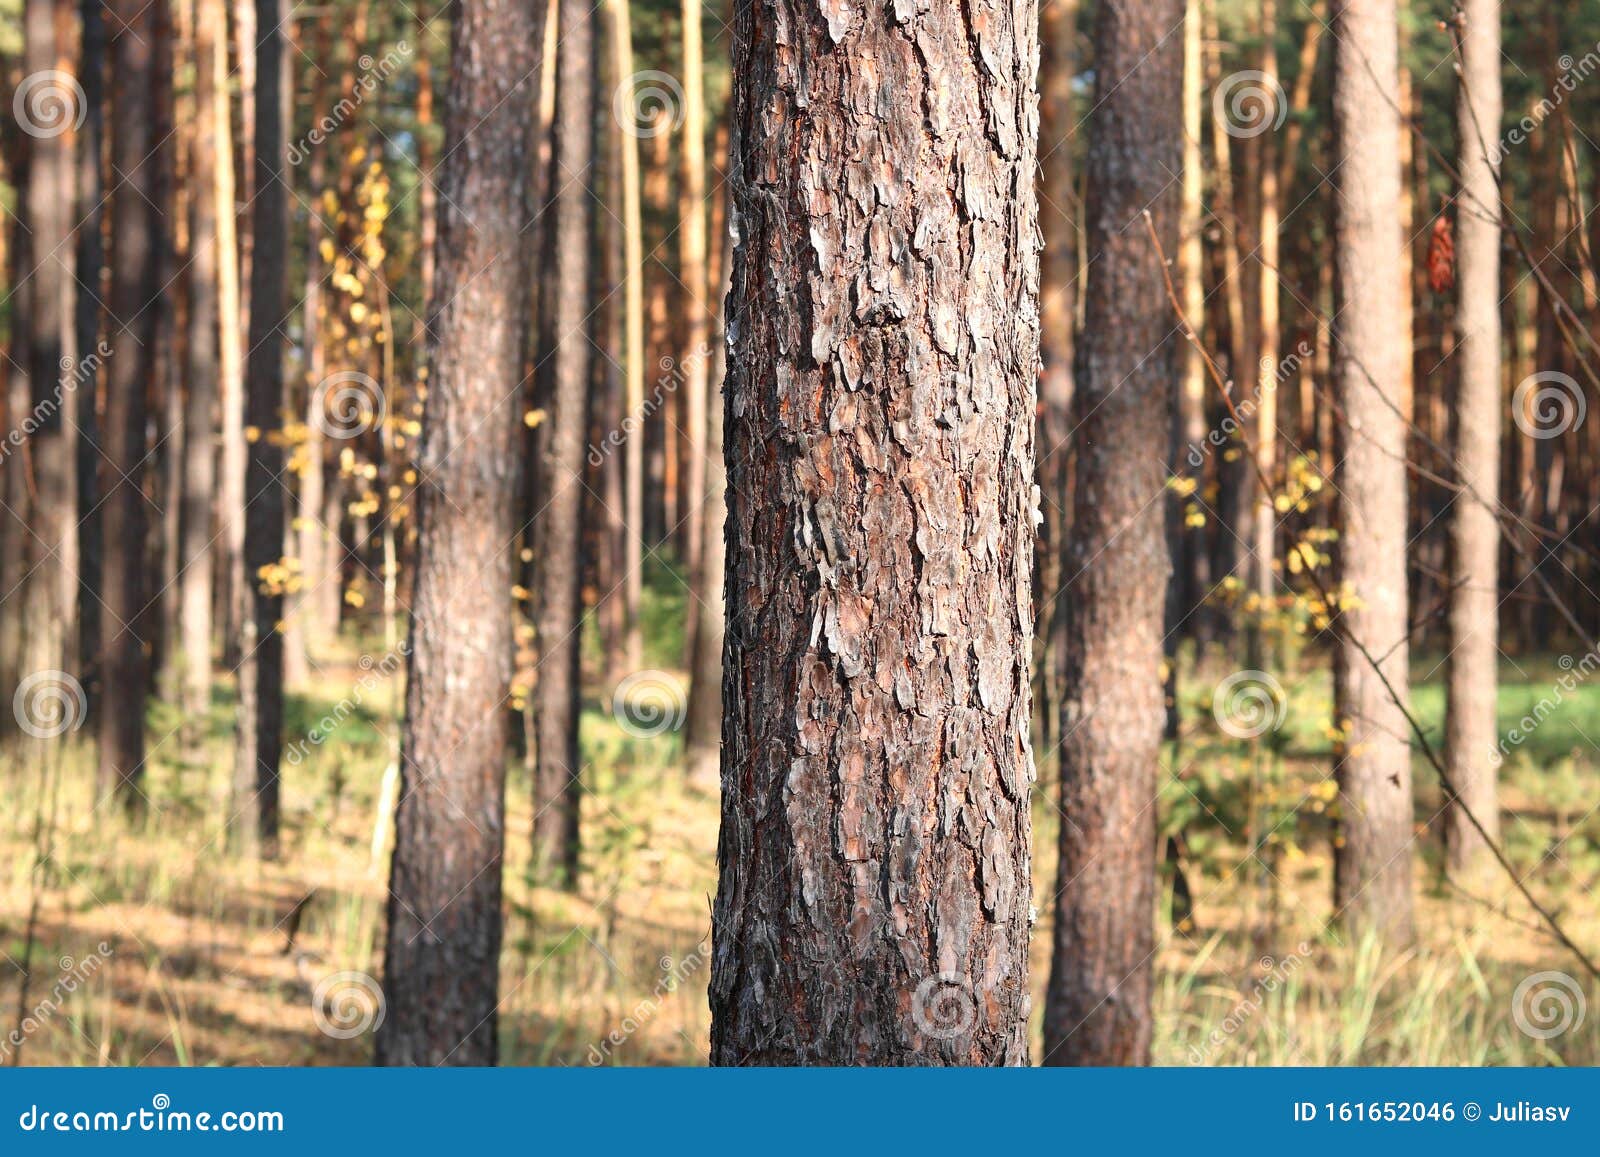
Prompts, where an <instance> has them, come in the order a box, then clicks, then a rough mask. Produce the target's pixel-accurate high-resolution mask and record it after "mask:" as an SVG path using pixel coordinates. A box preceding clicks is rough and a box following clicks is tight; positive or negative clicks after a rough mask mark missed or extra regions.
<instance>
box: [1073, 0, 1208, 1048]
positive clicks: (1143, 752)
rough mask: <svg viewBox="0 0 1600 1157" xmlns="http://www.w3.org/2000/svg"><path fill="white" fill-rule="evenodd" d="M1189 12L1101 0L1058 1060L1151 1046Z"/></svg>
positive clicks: (1145, 2)
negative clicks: (1173, 301)
mask: <svg viewBox="0 0 1600 1157" xmlns="http://www.w3.org/2000/svg"><path fill="white" fill-rule="evenodd" d="M1183 20H1184V4H1183V0H1107V2H1104V3H1102V4H1101V6H1100V10H1099V14H1098V17H1097V19H1096V24H1095V34H1094V46H1095V99H1094V103H1093V106H1092V107H1093V108H1094V110H1095V111H1094V115H1093V116H1092V117H1091V118H1090V122H1089V134H1090V136H1089V156H1088V192H1087V196H1086V206H1085V212H1086V228H1085V244H1086V245H1087V246H1088V258H1089V260H1088V268H1089V280H1088V284H1087V285H1086V286H1085V290H1084V293H1085V305H1086V312H1085V315H1084V327H1083V335H1082V337H1081V338H1080V340H1079V346H1078V392H1077V397H1076V398H1075V400H1074V403H1075V416H1076V419H1077V425H1076V431H1075V434H1074V438H1075V444H1074V453H1075V458H1076V464H1077V490H1076V495H1075V502H1074V510H1073V521H1072V525H1073V533H1072V542H1071V545H1070V547H1069V556H1068V562H1067V574H1066V583H1067V593H1066V594H1065V595H1064V596H1063V597H1064V598H1065V600H1066V603H1067V678H1066V697H1065V702H1064V705H1063V709H1062V719H1061V733H1062V736H1063V740H1062V745H1061V813H1062V822H1061V837H1060V851H1061V857H1060V880H1059V887H1058V891H1057V892H1056V912H1055V917H1056V924H1055V945H1054V953H1053V957H1052V962H1051V969H1050V983H1049V989H1048V991H1047V993H1046V1003H1045V1023H1044V1029H1045V1031H1044V1046H1045V1056H1044V1060H1045V1063H1046V1064H1095V1065H1128V1064H1143V1063H1145V1062H1147V1061H1148V1060H1149V1056H1150V1032H1151V1020H1150V983H1151V969H1150V957H1151V955H1152V952H1153V950H1154V947H1155V928H1154V914H1155V876H1156V864H1155V855H1156V822H1155V805H1154V804H1155V795H1156V768H1157V759H1158V756H1159V751H1160V745H1161V737H1162V733H1163V728H1164V724H1165V719H1166V707H1165V694H1164V689H1163V683H1162V676H1161V659H1162V636H1163V633H1164V631H1163V621H1164V617H1165V616H1164V611H1165V603H1166V599H1165V590H1166V582H1167V578H1168V574H1169V572H1170V570H1171V564H1170V561H1169V558H1168V550H1167V538H1166V526H1165V519H1164V510H1165V505H1166V504H1165V501H1164V495H1165V489H1166V468H1165V459H1166V455H1165V453H1164V452H1163V447H1164V442H1165V439H1166V438H1167V437H1168V434H1169V431H1170V430H1171V423H1172V411H1173V402H1174V398H1175V396H1176V386H1177V358H1176V346H1175V338H1176V329H1175V325H1174V321H1173V316H1172V311H1171V309H1170V308H1169V307H1168V305H1167V301H1166V292H1165V288H1164V284H1163V271H1162V266H1161V260H1160V258H1159V257H1158V256H1157V255H1156V253H1155V251H1154V248H1153V246H1152V245H1151V243H1150V236H1149V231H1148V227H1147V225H1146V222H1145V219H1144V216H1143V215H1144V214H1145V213H1147V212H1148V214H1149V219H1150V221H1151V223H1152V224H1153V225H1154V226H1155V230H1156V233H1157V235H1158V236H1159V237H1160V239H1161V244H1162V247H1163V248H1164V249H1165V251H1166V252H1167V253H1168V254H1172V253H1175V252H1177V239H1178V228H1177V227H1178V209H1179V201H1180V194H1181V189H1180V187H1179V183H1178V182H1176V181H1174V180H1173V176H1174V174H1177V173H1180V172H1181V171H1182V164H1183V29H1182V25H1183Z"/></svg>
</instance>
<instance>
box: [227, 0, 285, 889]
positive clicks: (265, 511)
mask: <svg viewBox="0 0 1600 1157" xmlns="http://www.w3.org/2000/svg"><path fill="white" fill-rule="evenodd" d="M255 14H256V23H257V27H259V28H260V29H261V30H262V36H261V39H260V40H259V41H258V42H257V44H256V50H255V51H256V68H257V73H256V77H257V80H256V84H257V87H256V94H255V133H254V136H255V150H254V151H255V164H254V170H255V188H256V198H255V205H254V208H253V210H252V212H251V215H250V229H251V232H252V233H253V235H254V241H253V243H252V246H251V248H252V250H253V252H254V257H253V259H252V261H251V266H250V330H249V341H250V346H249V357H248V360H247V363H246V368H245V378H246V381H245V398H246V403H245V422H246V424H247V426H248V427H249V428H251V429H252V430H254V431H256V434H255V437H254V438H252V439H251V441H250V449H249V456H248V460H247V465H246V469H245V542H244V556H245V557H244V564H245V576H246V594H247V595H248V599H247V604H248V609H249V613H248V614H246V616H245V618H244V620H243V623H242V630H241V632H240V639H239V650H240V657H241V661H240V664H239V729H238V743H237V746H236V748H235V752H234V771H233V800H232V805H231V807H230V810H229V816H230V819H229V842H230V846H232V847H234V848H236V849H237V850H238V851H240V852H241V853H243V854H245V855H259V856H260V857H261V858H263V859H274V858H276V857H277V854H278V795H279V791H278V766H279V763H280V761H281V758H282V754H283V632H282V630H281V628H280V626H279V624H280V622H281V621H282V619H283V585H282V582H281V580H276V579H273V578H271V577H269V576H268V575H267V574H266V573H264V572H266V571H267V570H268V569H270V568H272V567H273V565H274V564H276V563H277V562H278V560H279V559H280V558H281V557H282V554H283V522H284V511H285V509H287V506H288V500H289V494H288V487H289V485H290V481H289V479H287V478H285V477H284V470H283V437H282V427H283V415H284V413H285V401H286V399H285V397H284V379H283V344H284V331H285V329H286V324H285V317H286V315H287V313H288V307H289V299H288V288H289V279H288V260H287V254H288V241H289V206H288V198H289V191H288V188H287V186H286V185H285V181H286V180H287V179H288V178H287V175H286V174H284V172H283V169H284V166H285V161H286V159H287V140H286V131H285V130H286V114H287V110H288V107H289V96H290V90H289V83H288V78H289V61H288V57H287V53H286V51H285V44H286V41H287V35H286V33H285V32H284V29H283V17H282V0H256V9H255Z"/></svg>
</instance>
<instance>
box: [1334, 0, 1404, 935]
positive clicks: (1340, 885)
mask: <svg viewBox="0 0 1600 1157" xmlns="http://www.w3.org/2000/svg"><path fill="white" fill-rule="evenodd" d="M1334 31H1335V36H1334V93H1333V110H1334V130H1335V134H1336V139H1337V145H1336V148H1335V153H1336V156H1335V158H1334V160H1335V165H1334V168H1335V171H1336V173H1337V178H1336V181H1337V188H1338V208H1337V225H1336V231H1335V237H1334V249H1335V265H1336V277H1335V286H1336V299H1337V308H1336V310H1335V316H1336V317H1337V319H1338V321H1337V325H1336V327H1335V330H1334V335H1333V340H1334V348H1333V377H1334V389H1335V391H1336V394H1337V397H1338V400H1339V406H1340V409H1341V410H1342V412H1343V414H1344V425H1343V426H1342V427H1341V431H1340V433H1341V438H1342V446H1341V451H1342V456H1341V458H1340V459H1339V461H1338V462H1337V463H1336V465H1335V470H1334V486H1335V488H1336V489H1337V491H1338V493H1339V496H1340V500H1339V529H1340V535H1339V552H1338V559H1339V571H1338V577H1339V584H1340V592H1339V593H1340V596H1341V601H1342V602H1343V603H1344V605H1343V607H1342V608H1341V612H1340V622H1339V626H1338V633H1339V642H1338V646H1337V649H1336V651H1335V655H1334V697H1335V706H1336V711H1337V713H1338V718H1339V723H1340V725H1341V726H1342V727H1344V728H1345V729H1346V730H1345V734H1344V737H1343V740H1342V742H1341V744H1340V747H1339V751H1338V753H1337V754H1336V756H1335V760H1336V765H1335V772H1336V774H1337V777H1338V782H1339V817H1340V835H1341V837H1342V838H1341V840H1340V841H1339V843H1338V846H1337V848H1336V854H1335V860H1334V876H1335V883H1334V900H1335V905H1336V908H1337V909H1338V911H1339V914H1340V915H1341V917H1342V918H1343V919H1344V920H1346V921H1347V922H1348V923H1349V925H1350V927H1351V928H1352V929H1353V930H1355V931H1356V932H1357V933H1358V934H1362V933H1365V932H1368V931H1371V932H1373V933H1376V934H1377V935H1379V936H1380V937H1381V938H1382V939H1384V940H1386V941H1389V942H1393V943H1403V942H1405V941H1408V940H1409V939H1410V938H1411V935H1412V896H1411V857H1410V853H1409V847H1410V844H1411V839H1412V832H1411V824H1412V800H1411V751H1410V744H1409V742H1408V736H1409V730H1408V726H1407V723H1406V719H1405V714H1404V712H1403V710H1402V708H1401V706H1400V704H1398V703H1396V702H1395V699H1394V697H1393V696H1391V695H1390V693H1389V690H1388V688H1386V687H1385V686H1384V685H1383V682H1382V680H1380V678H1379V676H1378V673H1377V671H1375V670H1374V669H1373V666H1372V664H1371V663H1370V662H1369V661H1368V659H1367V655H1366V654H1363V650H1362V649H1363V648H1365V650H1366V652H1367V653H1370V654H1371V655H1372V656H1374V657H1375V658H1377V659H1379V660H1380V661H1381V663H1382V670H1383V672H1384V674H1385V676H1386V677H1387V678H1388V680H1389V682H1390V683H1391V684H1392V685H1393V686H1394V687H1395V689H1396V690H1397V691H1398V692H1399V693H1400V695H1401V696H1402V697H1403V696H1405V694H1406V686H1407V659H1408V656H1409V652H1410V647H1409V639H1408V631H1407V623H1406V565H1405V558H1406V474H1405V448H1406V437H1405V424H1404V420H1403V418H1402V416H1401V411H1400V406H1401V404H1402V402H1403V401H1404V399H1403V397H1402V389H1403V382H1404V379H1405V367H1406V362H1407V361H1408V359H1409V356H1410V354H1409V351H1408V350H1407V349H1406V347H1405V332H1404V314H1403V313H1402V304H1403V303H1402V302H1401V300H1400V299H1401V296H1402V292H1403V289H1404V287H1403V286H1402V285H1401V281H1400V275H1399V272H1398V271H1399V269H1400V261H1401V257H1402V253H1401V249H1402V245H1403V243H1404V242H1403V238H1402V237H1401V230H1400V118H1399V113H1398V112H1397V111H1396V109H1395V105H1394V103H1393V102H1394V100H1395V94H1396V93H1397V92H1398V91H1399V83H1398V71H1397V57H1398V46H1397V33H1396V20H1395V4H1394V0H1341V2H1340V3H1337V4H1336V5H1335V7H1334Z"/></svg>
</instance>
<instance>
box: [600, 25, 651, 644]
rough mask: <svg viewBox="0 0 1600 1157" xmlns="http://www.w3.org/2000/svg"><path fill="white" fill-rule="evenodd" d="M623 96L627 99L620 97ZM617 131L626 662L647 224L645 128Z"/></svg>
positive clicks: (626, 58)
mask: <svg viewBox="0 0 1600 1157" xmlns="http://www.w3.org/2000/svg"><path fill="white" fill-rule="evenodd" d="M608 2H609V6H610V10H611V20H612V30H613V31H612V51H613V53H614V56H613V66H614V67H615V69H616V74H617V77H618V83H619V84H621V85H622V86H624V91H625V99H626V104H625V105H623V107H625V108H630V109H631V108H632V107H633V104H634V99H635V94H634V87H633V75H634V73H633V26H632V23H631V21H630V19H629V0H608ZM619 99H622V98H619ZM621 128H622V131H621V132H619V133H618V134H617V147H618V149H619V150H620V151H621V154H622V173H621V178H622V180H621V183H622V189H621V193H622V242H623V254H622V264H623V271H622V273H623V283H622V286H623V288H622V294H623V321H622V327H623V371H624V375H625V376H624V379H623V380H624V384H625V388H624V390H623V421H624V423H625V424H626V428H624V429H623V430H622V431H621V434H622V436H623V438H624V439H625V441H624V442H623V444H622V447H623V448H622V491H623V498H622V533H623V549H622V569H623V578H622V605H623V628H624V632H625V634H624V644H623V650H624V654H623V657H622V663H623V665H624V666H625V667H626V668H627V669H628V670H629V671H637V670H639V668H640V667H642V666H643V665H644V633H643V630H642V628H641V624H640V619H639V616H640V614H641V611H642V608H643V601H644V431H643V430H642V429H641V428H640V425H641V424H642V423H643V421H644V224H643V214H642V211H641V207H640V190H639V133H640V131H641V129H640V127H637V126H633V125H629V124H624V125H622V126H621Z"/></svg>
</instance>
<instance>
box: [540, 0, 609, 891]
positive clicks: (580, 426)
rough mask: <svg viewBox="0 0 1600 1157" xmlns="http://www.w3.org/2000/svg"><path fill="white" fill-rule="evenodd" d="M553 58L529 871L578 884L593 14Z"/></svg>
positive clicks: (571, 22) (572, 28)
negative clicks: (549, 366)
mask: <svg viewBox="0 0 1600 1157" xmlns="http://www.w3.org/2000/svg"><path fill="white" fill-rule="evenodd" d="M558 15H559V19H560V21H561V25H560V39H559V41H558V44H559V47H558V48H557V57H556V61H557V63H556V72H557V81H556V92H557V97H556V142H555V171H556V172H557V173H559V174H560V176H561V180H560V183H559V184H558V186H557V188H558V190H559V192H558V193H557V196H556V205H555V237H554V244H555V273H556V276H555V284H554V292H555V293H556V294H557V297H556V300H555V302H554V310H553V314H554V320H555V333H554V341H555V343H556V345H555V358H554V360H555V386H554V396H553V397H552V399H551V402H552V405H551V410H552V413H551V415H550V417H549V418H548V419H546V423H547V426H548V437H547V441H546V444H545V456H544V471H543V479H544V485H545V487H546V488H547V497H548V502H547V503H546V505H545V507H544V514H543V516H542V518H543V525H542V528H541V545H540V548H539V550H538V555H537V557H538V559H539V562H540V564H541V565H542V568H543V572H542V577H541V581H540V584H539V585H540V608H539V624H538V631H539V683H538V687H537V688H536V692H535V694H536V696H537V701H538V702H537V707H536V711H535V719H534V725H535V735H536V742H537V745H538V752H537V764H536V770H535V777H534V792H535V795H534V809H535V814H534V822H533V840H534V871H535V875H536V877H538V878H540V879H544V880H548V881H551V882H557V883H561V884H563V885H564V886H566V887H569V888H571V887H576V885H577V877H578V814H579V796H580V787H581V783H580V779H579V773H580V770H581V764H580V753H579V748H578V707H579V695H580V691H581V686H580V670H579V653H580V647H579V643H580V633H581V624H582V621H583V620H582V604H581V599H582V592H581V590H580V579H581V577H582V573H583V525H582V524H583V457H584V435H585V433H586V432H587V427H586V421H587V395H588V388H589V362H590V344H589V336H588V332H587V330H588V325H589V321H588V317H589V310H590V306H589V303H588V301H587V300H586V298H585V294H584V288H585V287H586V286H587V285H588V284H589V259H590V248H591V242H592V240H593V235H594V220H593V215H592V212H591V209H590V193H589V184H590V181H591V179H592V176H591V172H590V169H591V165H592V161H593V156H592V153H593V144H594V125H593V105H594V55H593V45H594V14H593V12H592V11H591V10H590V8H589V6H588V5H586V4H582V3H566V4H562V5H561V6H560V9H559V14H558Z"/></svg>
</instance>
